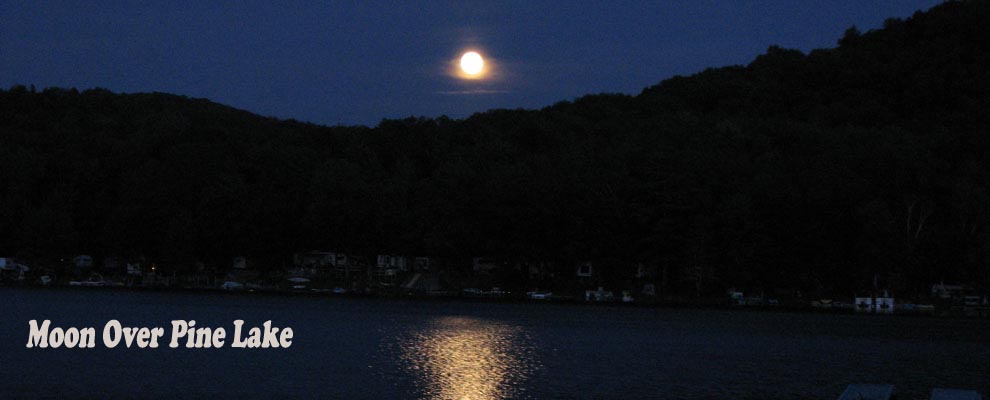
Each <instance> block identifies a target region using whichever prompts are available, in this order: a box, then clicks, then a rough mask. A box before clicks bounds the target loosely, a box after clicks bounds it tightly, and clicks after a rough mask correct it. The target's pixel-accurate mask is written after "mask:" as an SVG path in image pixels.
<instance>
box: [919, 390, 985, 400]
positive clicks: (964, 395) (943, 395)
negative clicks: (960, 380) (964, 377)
mask: <svg viewBox="0 0 990 400" xmlns="http://www.w3.org/2000/svg"><path fill="white" fill-rule="evenodd" d="M931 400H983V399H982V398H981V397H980V394H979V393H977V392H976V391H975V390H960V389H933V390H932V397H931Z"/></svg>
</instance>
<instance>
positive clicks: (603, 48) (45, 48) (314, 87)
mask: <svg viewBox="0 0 990 400" xmlns="http://www.w3.org/2000/svg"><path fill="white" fill-rule="evenodd" d="M91 3H101V4H99V5H94V4H91ZM107 3H112V4H105V3H104V2H82V1H72V2H65V3H61V2H44V1H38V2H34V1H16V2H10V1H4V2H2V4H0V86H3V87H10V86H13V85H16V84H24V85H32V84H33V85H35V86H37V87H38V88H43V87H48V86H60V87H76V88H79V89H87V88H92V87H103V88H106V89H109V90H112V91H115V92H127V93H133V92H153V91H157V92H169V93H175V94H181V95H187V96H191V97H203V98H208V99H210V100H213V101H216V102H219V103H223V104H227V105H230V106H233V107H237V108H242V109H246V110H249V111H252V112H255V113H258V114H262V115H266V116H275V117H279V118H294V119H297V120H302V121H310V122H315V123H320V124H327V125H335V124H365V125H375V124H377V123H378V122H379V121H380V120H381V119H382V118H402V117H408V116H428V117H435V116H440V115H448V116H451V117H465V116H468V115H470V114H471V113H474V112H478V111H484V110H487V109H491V108H518V107H523V108H539V107H543V106H547V105H551V104H553V103H555V102H557V101H560V100H570V99H574V98H576V97H579V96H581V95H584V94H591V93H600V92H621V93H628V94H636V93H639V91H640V90H642V89H643V88H645V87H647V86H650V85H654V84H656V83H658V82H660V81H661V80H663V79H666V78H669V77H671V76H674V75H684V74H691V73H694V72H698V71H701V70H703V69H704V68H706V67H717V66H724V65H730V64H745V63H748V62H749V61H751V60H752V59H753V58H754V57H755V56H757V55H758V54H761V53H763V52H764V51H766V49H767V47H769V46H770V45H774V44H776V45H780V46H783V47H786V48H797V49H801V50H804V51H808V50H810V49H814V48H821V47H833V46H835V43H836V41H837V40H838V38H839V37H840V36H841V35H842V32H843V31H845V30H846V29H847V28H849V27H850V26H852V25H855V26H857V27H858V28H860V30H862V31H866V30H868V29H873V28H878V27H880V26H881V25H882V23H883V21H884V19H886V18H889V17H899V18H904V17H908V16H910V15H911V14H912V13H913V12H914V11H916V10H919V9H927V8H929V7H931V6H933V5H935V4H937V3H938V1H934V0H900V1H862V0H852V1H829V2H825V3H827V4H819V3H821V2H812V1H774V2H763V1H760V2H742V1H731V2H730V1H694V0H692V1H681V2H676V1H671V2H667V1H664V2H628V3H624V2H618V1H604V2H595V3H592V2H576V1H575V2H571V1H558V0H550V1H543V0H526V1H518V2H491V1H478V2H459V3H457V4H447V3H440V2H436V3H425V2H408V3H407V2H381V3H376V2H360V3H356V2H355V3H337V2H307V3H303V2H292V4H281V5H277V6H276V5H272V4H270V3H271V2H267V1H264V2H263V1H245V2H238V4H236V5H223V4H220V3H219V2H202V1H191V2H184V1H169V2H127V3H126V4H124V3H117V2H107ZM205 3H209V4H205ZM278 3H282V2H278ZM466 50H477V51H479V52H480V53H481V54H482V55H483V56H485V57H486V61H487V62H488V63H489V64H488V65H489V66H490V67H491V73H490V74H488V75H487V76H486V78H485V79H478V80H463V79H458V78H457V77H456V76H452V74H451V73H450V72H451V71H450V69H451V67H452V63H453V62H454V61H455V60H456V59H457V58H459V57H460V55H461V53H463V52H464V51H466Z"/></svg>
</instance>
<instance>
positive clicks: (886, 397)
mask: <svg viewBox="0 0 990 400" xmlns="http://www.w3.org/2000/svg"><path fill="white" fill-rule="evenodd" d="M893 396H894V385H876V384H861V383H855V384H851V385H849V386H847V387H846V390H845V391H844V392H842V395H841V396H839V400H890V399H891V398H893Z"/></svg>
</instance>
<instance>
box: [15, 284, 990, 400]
mask: <svg viewBox="0 0 990 400" xmlns="http://www.w3.org/2000/svg"><path fill="white" fill-rule="evenodd" d="M0 298H2V299H3V308H2V310H3V311H2V314H0V315H2V316H3V318H2V319H0V366H2V368H3V370H4V372H5V376H6V377H7V379H6V380H5V382H4V383H5V384H4V385H0V397H2V398H8V397H36V396H54V397H118V398H119V397H126V398H129V397H145V398H147V397H151V398H174V397H177V396H178V397H202V396H203V395H215V396H219V397H229V398H271V397H289V398H308V397H320V398H414V399H415V398H424V399H479V400H481V399H497V398H537V399H543V398H577V399H584V398H608V399H611V398H616V399H618V398H657V399H805V398H806V399H834V398H837V397H838V394H839V393H841V392H842V390H843V389H844V388H845V386H846V385H847V384H849V383H856V382H883V383H890V384H894V385H896V387H897V389H896V391H897V393H898V395H899V396H900V398H901V399H915V398H917V399H922V398H927V395H928V394H929V393H930V391H931V389H932V388H934V387H956V388H969V389H975V390H978V391H979V392H980V393H981V394H982V395H983V396H987V395H988V394H990V393H988V389H990V322H988V321H976V320H943V319H933V318H906V317H900V318H899V317H887V316H863V315H818V314H794V313H767V312H747V311H717V310H671V309H649V308H626V307H610V306H581V305H566V304H494V303H472V302H459V301H416V300H388V299H360V298H334V297H288V296H261V295H259V296H252V295H227V294H220V293H157V292H129V291H100V290H68V289H54V290H41V289H15V288H0ZM31 319H38V320H43V319H51V320H52V323H53V324H54V325H57V326H62V327H68V326H76V327H87V326H92V327H95V328H96V329H97V331H98V335H99V334H100V333H101V330H102V328H103V325H104V324H105V323H106V322H107V321H108V320H110V319H118V320H120V321H121V322H122V323H123V324H124V325H125V326H147V327H156V326H162V327H165V328H166V330H167V331H168V329H169V328H170V321H171V320H173V319H186V320H189V319H195V320H196V321H197V326H198V327H202V326H211V327H224V328H225V329H227V331H228V336H230V335H232V334H233V325H232V321H233V320H235V319H243V320H245V322H246V326H260V325H261V324H262V323H263V322H264V321H266V320H272V321H273V323H274V325H276V326H280V327H284V326H288V327H291V328H292V329H293V330H294V332H295V338H294V340H293V344H292V346H291V347H289V348H287V349H233V348H230V342H231V340H232V339H229V338H228V341H227V346H226V347H224V348H221V349H186V348H183V347H180V348H178V349H170V348H168V347H167V343H166V344H164V345H163V347H162V348H158V349H134V348H132V349H126V348H115V349H106V348H104V347H103V346H102V343H101V342H100V340H99V338H98V339H97V347H96V348H95V349H64V348H63V349H37V348H35V349H27V348H25V344H26V343H27V334H28V320H31ZM168 338H169V335H168V333H166V337H165V339H168Z"/></svg>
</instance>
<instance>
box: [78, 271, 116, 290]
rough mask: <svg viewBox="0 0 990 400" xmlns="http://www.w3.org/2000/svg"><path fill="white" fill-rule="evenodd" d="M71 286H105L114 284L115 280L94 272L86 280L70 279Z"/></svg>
mask: <svg viewBox="0 0 990 400" xmlns="http://www.w3.org/2000/svg"><path fill="white" fill-rule="evenodd" d="M69 286H86V287H103V286H113V282H110V281H107V280H104V279H103V275H100V274H98V273H95V272H94V273H92V274H89V278H86V280H84V281H70V282H69Z"/></svg>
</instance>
